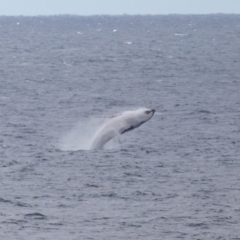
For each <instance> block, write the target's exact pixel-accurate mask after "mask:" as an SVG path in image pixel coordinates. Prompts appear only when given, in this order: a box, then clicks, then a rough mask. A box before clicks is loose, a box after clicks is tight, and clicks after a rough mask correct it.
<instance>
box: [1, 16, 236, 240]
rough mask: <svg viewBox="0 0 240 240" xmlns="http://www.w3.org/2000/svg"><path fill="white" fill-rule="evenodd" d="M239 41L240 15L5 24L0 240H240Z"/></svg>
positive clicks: (25, 19)
mask: <svg viewBox="0 0 240 240" xmlns="http://www.w3.org/2000/svg"><path fill="white" fill-rule="evenodd" d="M239 39H240V16H239V15H202V16H197V15H196V16H190V15H189V16H178V15H170V16H122V17H109V16H95V17H78V16H59V17H57V16H56V17H34V18H33V17H0V40H1V44H0V133H1V134H0V171H1V174H0V183H1V190H0V238H1V239H12V240H18V239H21V240H26V239H31V240H32V239H39V240H40V239H41V240H42V239H73V240H78V239H156V240H158V239H189V240H192V239H227V240H228V239H235V240H236V239H240V228H239V226H240V187H239V186H240V184H239V183H240V157H239V156H240V112H239V107H240V97H239V96H240V41H239ZM139 107H148V108H155V109H156V110H157V113H158V114H156V115H155V116H154V117H153V118H152V119H151V120H150V121H149V122H147V123H145V124H143V125H142V126H141V127H139V128H138V129H136V130H133V131H131V132H129V133H126V134H125V135H123V136H122V138H121V143H120V144H119V143H118V144H115V145H114V144H113V147H111V149H109V150H99V151H86V150H82V149H84V146H85V145H86V141H88V140H89V138H90V135H91V134H92V132H93V131H95V130H94V129H95V127H96V124H95V123H96V121H97V120H96V121H95V120H92V119H94V118H93V117H95V116H105V115H111V114H116V113H119V112H122V111H125V110H134V109H137V108H139ZM78 139H79V142H78ZM60 140H61V141H63V142H64V144H65V148H64V147H62V145H61V144H59V141H60ZM61 141H60V142H61ZM84 144H85V145H84ZM66 145H67V146H66ZM68 145H69V146H68ZM73 149H74V150H73Z"/></svg>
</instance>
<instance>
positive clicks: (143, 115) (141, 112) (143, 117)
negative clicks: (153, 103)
mask: <svg viewBox="0 0 240 240" xmlns="http://www.w3.org/2000/svg"><path fill="white" fill-rule="evenodd" d="M154 113H155V109H148V108H143V109H138V110H137V111H136V117H137V118H138V119H139V121H140V122H142V123H144V122H147V121H148V120H150V119H151V118H152V116H153V115H154Z"/></svg>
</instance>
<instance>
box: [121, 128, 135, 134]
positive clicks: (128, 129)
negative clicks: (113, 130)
mask: <svg viewBox="0 0 240 240" xmlns="http://www.w3.org/2000/svg"><path fill="white" fill-rule="evenodd" d="M134 128H135V127H133V126H130V127H129V128H126V129H124V130H123V131H122V132H121V134H123V133H125V132H128V131H131V130H133V129H134Z"/></svg>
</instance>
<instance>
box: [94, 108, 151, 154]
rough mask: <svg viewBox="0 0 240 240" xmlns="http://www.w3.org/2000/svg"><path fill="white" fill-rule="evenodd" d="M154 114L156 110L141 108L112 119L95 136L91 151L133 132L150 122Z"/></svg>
mask: <svg viewBox="0 0 240 240" xmlns="http://www.w3.org/2000/svg"><path fill="white" fill-rule="evenodd" d="M154 113H155V110H154V109H147V108H141V109H138V110H135V111H126V112H123V113H122V114H120V115H117V116H114V117H111V118H110V119H108V120H107V121H106V122H105V123H104V124H103V125H102V126H101V127H100V129H99V130H98V131H97V132H96V134H95V135H94V137H93V140H92V143H91V147H90V149H92V150H93V149H102V148H103V147H104V145H105V144H106V143H107V142H108V141H110V140H111V139H112V138H114V137H116V136H118V135H120V134H123V133H126V132H128V131H131V130H133V129H135V128H137V127H139V126H141V125H142V124H143V123H145V122H147V121H148V120H150V119H151V118H152V116H153V115H154Z"/></svg>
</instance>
